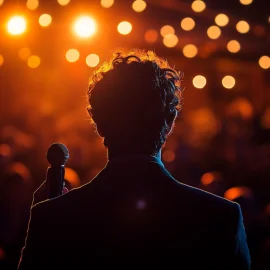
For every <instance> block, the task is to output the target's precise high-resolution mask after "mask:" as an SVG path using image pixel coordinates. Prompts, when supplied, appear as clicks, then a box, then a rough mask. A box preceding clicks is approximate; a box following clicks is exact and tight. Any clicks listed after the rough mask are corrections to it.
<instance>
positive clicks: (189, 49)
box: [183, 44, 198, 58]
mask: <svg viewBox="0 0 270 270" xmlns="http://www.w3.org/2000/svg"><path fill="white" fill-rule="evenodd" d="M197 53H198V49H197V47H196V46H195V45H193V44H188V45H186V46H185V47H184V48H183V54H184V56H185V57H187V58H193V57H195V56H196V55H197Z"/></svg>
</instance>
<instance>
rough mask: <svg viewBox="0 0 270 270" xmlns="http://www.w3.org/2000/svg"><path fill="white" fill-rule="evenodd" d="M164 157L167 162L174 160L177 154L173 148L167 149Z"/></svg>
mask: <svg viewBox="0 0 270 270" xmlns="http://www.w3.org/2000/svg"><path fill="white" fill-rule="evenodd" d="M162 158H163V160H164V161H165V162H172V161H174V159H175V154H174V152H173V151H172V150H165V151H164V152H163V154H162Z"/></svg>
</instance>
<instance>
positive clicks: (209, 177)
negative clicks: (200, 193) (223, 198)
mask: <svg viewBox="0 0 270 270" xmlns="http://www.w3.org/2000/svg"><path fill="white" fill-rule="evenodd" d="M214 180H215V177H214V175H213V174H212V173H210V172H208V173H205V174H204V175H203V176H202V177H201V182H202V184H203V185H204V186H207V185H210V184H211V183H213V182H214Z"/></svg>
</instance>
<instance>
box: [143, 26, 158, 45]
mask: <svg viewBox="0 0 270 270" xmlns="http://www.w3.org/2000/svg"><path fill="white" fill-rule="evenodd" d="M144 39H145V41H146V42H148V43H155V42H156V41H157V40H158V32H157V30H155V29H149V30H147V31H146V32H145V34H144Z"/></svg>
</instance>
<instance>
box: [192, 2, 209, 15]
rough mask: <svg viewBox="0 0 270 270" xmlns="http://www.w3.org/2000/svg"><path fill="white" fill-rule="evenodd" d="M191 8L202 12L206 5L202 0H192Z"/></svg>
mask: <svg viewBox="0 0 270 270" xmlns="http://www.w3.org/2000/svg"><path fill="white" fill-rule="evenodd" d="M191 8H192V9H193V10H194V11H195V12H202V11H204V10H205V8H206V5H205V3H204V2H203V1H201V0H196V1H194V2H192V4H191Z"/></svg>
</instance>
